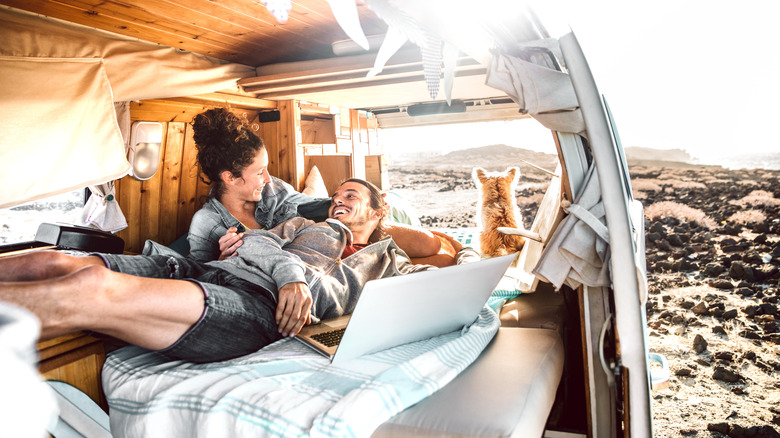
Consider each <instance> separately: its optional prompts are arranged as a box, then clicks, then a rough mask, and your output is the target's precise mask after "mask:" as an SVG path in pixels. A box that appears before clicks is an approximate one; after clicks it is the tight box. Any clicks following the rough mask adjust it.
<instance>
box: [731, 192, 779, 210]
mask: <svg viewBox="0 0 780 438" xmlns="http://www.w3.org/2000/svg"><path fill="white" fill-rule="evenodd" d="M730 203H731V204H735V205H739V206H741V207H745V206H748V205H749V206H752V207H758V206H762V207H775V206H778V205H780V199H777V198H775V196H774V195H773V194H772V193H771V192H767V191H766V190H753V191H752V192H750V193H748V195H747V196H745V197H744V198H742V199H739V200H736V201H730Z"/></svg>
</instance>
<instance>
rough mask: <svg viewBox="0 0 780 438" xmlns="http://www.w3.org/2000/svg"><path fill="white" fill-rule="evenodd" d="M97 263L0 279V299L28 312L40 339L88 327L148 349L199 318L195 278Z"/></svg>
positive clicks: (160, 345) (167, 340) (170, 340)
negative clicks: (142, 273) (49, 274)
mask: <svg viewBox="0 0 780 438" xmlns="http://www.w3.org/2000/svg"><path fill="white" fill-rule="evenodd" d="M98 262H99V263H100V265H98V266H94V265H88V266H86V267H83V268H81V269H78V270H75V271H73V272H71V273H69V274H66V275H64V276H60V277H57V278H49V279H45V280H39V281H23V282H2V283H0V300H2V301H6V302H10V303H12V304H16V305H18V306H21V307H24V308H26V309H28V310H30V311H31V312H32V313H34V314H35V315H36V316H37V317H38V318H39V319H40V321H41V339H50V338H53V337H55V336H59V335H62V334H66V333H70V332H73V331H76V330H93V331H96V332H99V333H104V334H107V335H110V336H114V337H116V338H118V339H121V340H123V341H126V342H129V343H131V344H135V345H138V346H141V347H145V348H149V349H153V350H159V349H163V348H166V347H168V346H170V345H172V344H173V343H174V342H176V340H178V339H179V338H180V337H181V336H182V335H183V334H184V333H186V332H187V330H189V328H190V327H192V325H193V324H195V323H196V322H197V321H198V320H199V319H200V317H201V315H202V313H203V309H204V305H205V304H204V297H203V291H202V290H201V289H200V287H199V286H198V285H196V284H195V283H192V282H189V281H185V280H169V279H155V278H144V277H136V276H133V275H128V274H121V273H117V272H113V271H111V270H109V269H108V268H106V267H104V266H102V264H103V263H102V261H100V259H99V258H98Z"/></svg>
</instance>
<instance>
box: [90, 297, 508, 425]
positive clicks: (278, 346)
mask: <svg viewBox="0 0 780 438" xmlns="http://www.w3.org/2000/svg"><path fill="white" fill-rule="evenodd" d="M501 299H503V298H501ZM498 327H499V321H498V317H497V315H496V312H495V311H494V310H492V309H491V308H490V307H489V306H486V307H485V308H484V309H483V310H482V312H481V313H480V316H479V318H478V319H477V321H476V322H475V323H474V324H472V325H471V326H470V327H468V329H466V330H464V331H463V332H455V333H449V334H446V335H443V336H439V337H436V338H433V339H430V340H425V341H420V342H416V343H412V344H408V345H405V346H399V347H396V348H393V349H390V350H387V351H384V352H380V353H376V354H373V355H369V356H366V357H363V358H359V359H356V360H354V361H350V362H349V363H346V364H344V365H342V366H335V365H330V362H329V361H328V360H327V359H325V358H323V357H320V356H319V355H317V354H316V353H314V352H312V351H309V350H308V348H306V347H305V346H303V344H301V343H299V342H297V341H295V340H292V339H285V340H282V341H280V342H277V343H275V344H272V345H271V346H269V347H266V348H264V349H262V350H260V351H258V352H256V353H253V354H251V355H247V356H244V357H241V358H238V359H235V360H232V361H225V362H220V363H216V364H205V365H204V364H190V363H184V362H166V361H165V360H164V359H161V358H160V357H159V355H156V354H154V353H149V352H145V351H143V350H124V351H123V350H119V351H117V352H114V353H112V354H111V355H109V357H108V359H107V361H106V366H105V368H104V376H103V377H104V382H103V383H104V388H105V392H106V395H107V398H108V402H109V406H110V408H111V422H112V424H111V429H112V432H113V433H114V434H115V435H116V436H118V437H122V436H128V437H129V436H145V437H155V436H160V437H162V436H166V437H167V436H171V435H178V436H193V437H197V436H204V437H205V436H213V434H215V433H219V434H222V435H230V436H239V435H251V436H265V437H289V436H296V437H301V436H318V437H319V436H321V437H326V438H327V437H343V436H353V437H367V436H370V435H371V433H372V432H373V431H374V430H375V429H376V427H378V426H379V425H380V424H382V423H383V422H385V421H387V420H388V419H389V418H390V417H392V416H393V415H395V414H396V413H398V412H400V411H402V410H403V409H405V408H407V407H409V406H411V405H412V404H414V403H417V402H418V401H420V400H422V399H424V398H425V397H427V396H428V395H430V394H431V393H433V392H435V391H436V390H438V389H439V388H441V387H442V386H444V385H446V384H447V383H448V382H449V381H451V380H452V379H454V378H455V377H456V376H457V375H458V374H459V373H460V372H461V371H462V370H463V369H465V368H466V367H467V366H468V365H469V364H470V363H471V362H472V361H473V360H474V359H475V358H476V357H477V356H478V355H479V354H480V352H481V351H482V350H483V349H484V347H485V346H486V345H487V344H488V343H489V342H490V340H491V339H492V337H493V336H494V335H495V333H496V332H497V331H498ZM299 346H300V347H302V348H301V349H299ZM139 353H140V354H139ZM133 354H136V356H133ZM285 369H288V370H290V373H285V372H284V370H285Z"/></svg>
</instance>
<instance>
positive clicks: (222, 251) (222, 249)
mask: <svg viewBox="0 0 780 438" xmlns="http://www.w3.org/2000/svg"><path fill="white" fill-rule="evenodd" d="M236 231H238V229H237V228H236V227H230V228H228V229H227V232H226V233H225V235H224V236H222V237H220V238H219V260H225V259H226V258H228V257H231V256H233V254H235V253H236V250H237V249H238V247H239V246H241V245H242V244H243V243H244V241H243V240H242V237H244V233H240V234H238V233H236Z"/></svg>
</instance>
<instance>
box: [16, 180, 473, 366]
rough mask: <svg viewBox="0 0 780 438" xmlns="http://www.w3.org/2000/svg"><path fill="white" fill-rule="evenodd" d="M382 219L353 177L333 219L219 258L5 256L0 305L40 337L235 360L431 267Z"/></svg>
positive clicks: (262, 237)
mask: <svg viewBox="0 0 780 438" xmlns="http://www.w3.org/2000/svg"><path fill="white" fill-rule="evenodd" d="M385 214H386V208H385V204H384V201H383V199H382V196H381V193H380V192H379V190H378V189H377V188H376V187H374V186H373V185H371V184H370V183H367V182H365V181H362V180H357V179H353V180H349V181H347V182H345V183H344V184H342V185H341V186H340V187H339V188H338V189H337V191H336V193H335V194H334V195H333V197H332V199H331V206H330V209H329V220H328V221H326V222H319V223H315V222H312V221H310V220H307V219H304V218H293V219H291V220H289V221H286V222H284V223H282V224H280V225H279V226H277V227H276V228H274V229H272V230H267V231H260V230H252V231H247V232H246V233H245V234H244V244H243V245H242V246H241V248H239V250H238V251H237V253H236V255H235V256H233V257H230V258H228V259H226V260H223V261H212V262H208V263H203V262H197V261H194V260H191V259H187V258H185V257H169V256H125V255H113V254H95V255H90V256H86V257H77V256H70V255H66V254H64V253H60V252H52V251H40V252H35V253H30V254H27V255H21V256H16V257H8V258H4V259H0V282H2V283H0V300H2V301H7V302H10V303H12V304H16V305H19V306H21V307H24V308H27V309H28V310H30V311H31V312H32V313H34V314H35V315H36V316H37V317H38V318H39V319H40V321H41V326H42V330H41V337H42V339H47V338H51V337H55V336H59V335H62V334H65V333H68V332H72V331H76V330H92V331H96V332H99V333H103V334H106V335H110V336H113V337H116V338H118V339H121V340H123V341H126V342H129V343H131V344H135V345H138V346H141V347H145V348H149V349H152V350H159V351H161V352H162V353H164V354H166V355H168V356H170V357H173V358H177V359H184V360H190V361H193V362H209V361H217V360H224V359H229V358H233V357H237V356H241V355H244V354H248V353H250V352H253V351H256V350H257V349H259V348H262V347H263V346H265V345H267V344H269V343H271V342H274V341H276V340H278V339H280V338H281V336H294V335H296V334H297V333H298V332H299V331H300V329H301V327H302V326H303V325H304V324H307V323H309V322H311V321H314V322H316V321H317V320H319V319H321V318H330V317H335V316H339V315H341V314H347V313H351V312H352V310H353V309H354V306H355V302H356V301H357V297H358V295H359V293H360V291H361V290H362V287H363V285H364V284H365V282H366V281H368V280H372V279H375V278H383V277H387V276H391V275H395V274H396V273H401V274H406V273H410V272H414V271H417V270H422V269H428V268H430V266H424V265H413V264H411V263H410V261H409V259H408V257H407V256H406V254H405V253H404V252H403V251H402V250H400V249H399V248H398V246H397V245H396V244H395V243H394V242H393V240H392V239H390V238H384V239H383V238H382V222H383V220H384V217H385ZM458 249H460V248H458ZM469 256H471V257H474V256H475V254H467V253H466V252H463V253H462V254H459V259H460V260H461V261H462V260H465V259H466V258H468V257H469Z"/></svg>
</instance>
